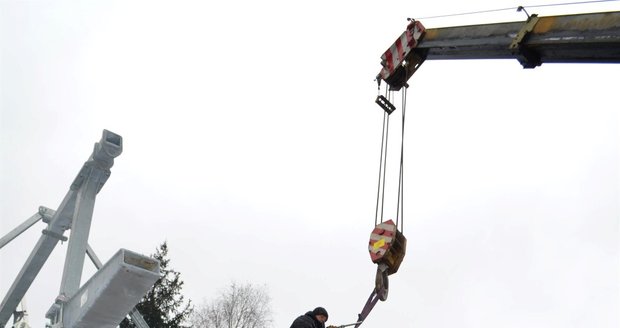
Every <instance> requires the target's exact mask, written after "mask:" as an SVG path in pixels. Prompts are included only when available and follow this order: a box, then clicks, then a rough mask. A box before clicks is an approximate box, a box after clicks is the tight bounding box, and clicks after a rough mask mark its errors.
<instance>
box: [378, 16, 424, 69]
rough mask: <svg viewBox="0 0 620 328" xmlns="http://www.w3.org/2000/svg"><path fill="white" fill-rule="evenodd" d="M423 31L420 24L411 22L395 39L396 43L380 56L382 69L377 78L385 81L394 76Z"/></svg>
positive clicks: (416, 44) (415, 45)
mask: <svg viewBox="0 0 620 328" xmlns="http://www.w3.org/2000/svg"><path fill="white" fill-rule="evenodd" d="M425 30H426V29H425V28H424V26H423V25H422V23H420V22H418V21H413V22H411V23H410V24H409V25H408V26H407V29H406V30H405V32H403V34H402V35H401V36H400V37H399V38H398V39H396V42H394V44H393V45H392V46H391V47H390V48H389V49H388V50H386V51H385V52H384V53H383V55H381V65H383V68H382V69H381V72H380V73H379V76H380V77H381V78H382V79H383V80H387V79H388V78H389V77H390V76H391V75H392V74H394V71H395V70H396V69H397V68H398V66H399V65H400V64H402V62H403V60H404V59H405V57H406V56H407V54H409V52H410V51H411V49H413V48H415V47H417V46H418V40H419V39H420V38H421V37H422V34H423V33H424V31H425Z"/></svg>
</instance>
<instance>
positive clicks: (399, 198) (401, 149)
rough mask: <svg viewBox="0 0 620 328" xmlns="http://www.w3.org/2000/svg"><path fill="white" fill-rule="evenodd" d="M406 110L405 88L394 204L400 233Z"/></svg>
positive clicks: (402, 211) (402, 210) (402, 204)
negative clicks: (396, 194)
mask: <svg viewBox="0 0 620 328" xmlns="http://www.w3.org/2000/svg"><path fill="white" fill-rule="evenodd" d="M406 110H407V88H406V87H405V89H404V91H403V93H402V111H403V114H402V115H403V120H402V128H401V141H400V172H399V174H398V201H397V204H396V227H397V228H398V222H399V218H400V232H403V224H404V222H405V213H404V207H405V200H404V193H405V191H404V186H405V177H404V175H405V168H404V154H405V112H406Z"/></svg>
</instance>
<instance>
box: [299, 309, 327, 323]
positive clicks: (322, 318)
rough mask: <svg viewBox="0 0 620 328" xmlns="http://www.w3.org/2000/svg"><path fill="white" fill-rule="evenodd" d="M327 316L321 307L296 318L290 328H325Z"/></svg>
mask: <svg viewBox="0 0 620 328" xmlns="http://www.w3.org/2000/svg"><path fill="white" fill-rule="evenodd" d="M327 316H328V315H327V311H326V310H325V309H324V308H322V307H318V308H316V309H314V310H312V311H308V312H306V314H304V315H301V316H299V317H297V319H295V321H293V324H292V325H291V328H325V322H326V321H327Z"/></svg>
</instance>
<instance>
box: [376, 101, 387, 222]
mask: <svg viewBox="0 0 620 328" xmlns="http://www.w3.org/2000/svg"><path fill="white" fill-rule="evenodd" d="M387 118H389V116H388V115H387V113H386V112H383V131H382V132H381V156H379V181H378V182H377V207H376V208H375V226H376V225H377V217H378V215H379V199H380V195H381V181H382V180H381V171H382V170H383V145H384V144H385V121H386V119H387ZM381 207H383V206H381Z"/></svg>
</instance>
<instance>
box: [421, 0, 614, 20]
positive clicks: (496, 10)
mask: <svg viewBox="0 0 620 328" xmlns="http://www.w3.org/2000/svg"><path fill="white" fill-rule="evenodd" d="M617 1H620V0H592V1H577V2H561V3H554V4H543V5H530V6H523V7H526V8H541V7H559V6H569V5H582V4H592V3H599V2H617ZM517 8H518V7H508V8H499V9H489V10H478V11H469V12H463V13H456V14H446V15H437V16H426V17H420V18H416V19H418V20H421V19H431V18H444V17H454V16H465V15H476V14H485V13H492V12H498V11H507V10H517Z"/></svg>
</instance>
